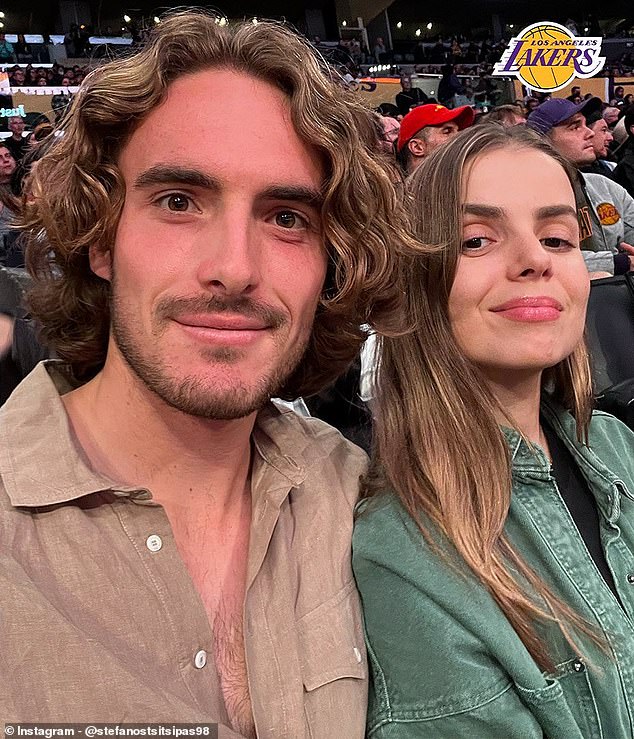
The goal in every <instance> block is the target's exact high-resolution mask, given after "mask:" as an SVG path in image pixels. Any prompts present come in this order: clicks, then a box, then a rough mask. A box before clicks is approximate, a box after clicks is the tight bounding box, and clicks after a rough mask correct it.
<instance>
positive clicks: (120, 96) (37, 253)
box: [23, 11, 410, 398]
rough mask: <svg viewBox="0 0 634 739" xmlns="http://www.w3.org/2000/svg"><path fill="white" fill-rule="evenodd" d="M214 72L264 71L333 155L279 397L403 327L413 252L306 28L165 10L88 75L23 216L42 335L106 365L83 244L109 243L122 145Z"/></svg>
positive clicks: (327, 374)
mask: <svg viewBox="0 0 634 739" xmlns="http://www.w3.org/2000/svg"><path fill="white" fill-rule="evenodd" d="M210 68H223V69H231V70H235V71H238V72H242V73H245V74H248V75H252V76H254V77H256V78H258V79H261V80H264V81H266V82H268V83H269V84H271V85H273V86H275V87H276V88H278V89H280V90H281V91H283V92H284V93H285V94H286V95H287V96H288V99H289V102H290V109H291V115H292V121H293V124H294V127H295V129H296V131H297V134H298V136H299V137H300V139H301V140H302V141H303V142H304V143H306V144H307V145H308V146H310V147H313V148H314V149H315V150H316V151H317V152H318V153H319V154H320V156H321V158H322V160H323V162H324V164H325V172H326V176H325V182H324V184H323V196H324V203H323V210H322V217H323V231H324V239H325V243H326V245H327V248H328V253H329V270H328V276H327V279H326V284H325V285H324V289H323V293H322V297H321V300H320V303H319V306H318V309H317V314H316V317H315V323H314V328H313V332H312V336H311V339H310V342H309V345H308V348H307V350H306V354H305V356H304V358H303V360H302V362H301V363H300V365H299V367H298V368H297V370H296V371H295V372H294V374H293V375H292V376H291V377H290V378H289V380H288V381H287V383H286V385H285V387H284V388H283V389H282V390H281V392H280V395H281V396H282V397H285V398H294V397H298V396H300V395H310V394H313V393H315V392H318V391H319V390H321V389H322V388H323V387H325V386H326V385H328V384H329V383H330V382H332V381H334V380H335V379H336V378H337V377H338V376H339V375H340V374H341V373H342V372H343V371H344V370H345V369H346V368H347V366H348V365H349V364H350V363H351V361H352V360H353V359H354V357H355V356H356V354H357V353H358V351H359V347H360V345H361V342H362V341H363V338H364V336H365V333H364V329H363V328H362V325H363V324H366V323H367V324H370V325H372V326H375V327H377V328H379V329H380V330H383V331H388V332H390V331H395V330H400V322H401V320H402V316H403V313H402V311H401V310H400V306H401V300H402V294H401V293H399V292H398V288H397V284H398V280H397V279H396V276H395V273H396V271H397V270H398V259H397V255H398V253H399V252H401V251H404V250H409V248H410V244H409V241H408V239H409V237H408V236H407V234H406V232H405V230H404V229H403V224H404V223H405V216H404V213H403V209H402V205H401V203H400V202H399V200H398V198H397V196H396V194H395V191H394V188H393V186H392V184H391V182H390V178H389V176H388V174H387V173H386V169H385V167H384V165H383V164H382V162H381V158H380V157H381V155H380V154H379V153H378V147H377V145H376V133H375V128H374V125H373V123H372V119H371V114H370V113H369V111H368V110H367V109H366V108H365V107H364V106H363V105H362V103H360V102H359V99H358V97H355V94H354V93H351V92H349V91H347V90H346V89H345V88H344V86H343V85H342V84H338V83H337V82H336V81H333V76H332V72H331V70H330V69H329V68H328V67H327V65H326V64H325V62H324V61H323V60H322V59H321V57H320V56H319V55H318V54H317V53H316V51H315V50H314V49H313V48H312V47H311V46H310V45H309V44H308V43H307V42H306V41H305V40H304V39H302V38H301V37H300V36H298V35H297V34H295V33H294V32H293V31H291V30H289V29H288V28H286V27H284V26H283V25H281V24H277V23H272V22H267V23H258V24H257V25H254V24H252V23H243V24H238V25H234V26H223V25H221V24H219V23H218V22H217V19H216V18H214V16H212V15H209V14H207V13H205V12H202V11H182V12H178V13H174V14H172V15H170V16H168V17H166V18H165V19H164V20H163V21H162V22H161V23H160V24H159V25H158V26H157V27H156V30H155V31H154V32H153V34H152V35H151V37H150V39H149V41H148V42H147V44H146V45H145V46H144V47H143V48H142V49H140V50H139V51H138V52H137V53H135V54H133V55H131V56H130V57H129V58H126V59H123V60H117V61H114V62H111V63H108V64H106V65H104V66H103V67H101V68H99V69H97V70H95V71H94V72H92V73H91V74H90V75H89V76H88V77H87V78H86V79H85V81H84V82H83V84H82V87H81V89H80V91H79V93H78V95H77V96H76V98H75V100H74V101H73V104H72V107H71V109H70V112H69V114H68V117H66V118H65V119H64V122H63V128H64V133H63V135H62V136H59V137H58V139H57V140H56V142H55V144H54V145H53V146H52V148H51V150H50V151H49V152H48V153H47V154H46V155H45V156H44V157H43V158H42V159H41V160H40V161H39V162H38V164H37V167H36V168H35V171H34V173H33V175H32V177H31V180H30V182H29V185H28V188H27V189H28V192H29V202H28V203H27V204H26V206H25V208H24V215H23V226H24V229H25V231H26V240H27V249H26V256H27V265H28V268H29V270H30V272H31V274H32V276H33V278H34V280H35V284H34V287H33V288H32V290H31V293H30V297H29V305H30V309H31V312H32V314H33V315H34V316H35V317H36V318H37V319H38V320H39V321H40V322H41V324H42V327H43V338H44V340H45V341H46V342H47V343H48V344H49V345H50V346H51V347H52V348H53V349H54V350H55V351H56V352H57V354H58V355H59V356H60V357H61V358H62V359H64V360H66V361H67V362H69V363H70V364H71V366H72V367H73V370H74V372H75V374H76V376H77V377H78V378H80V379H87V378H89V377H91V376H93V375H94V374H96V373H97V372H98V371H99V370H100V369H101V367H102V366H103V364H104V361H105V357H106V350H107V344H108V336H109V331H110V307H109V306H110V283H109V282H107V281H105V280H103V279H101V278H99V277H97V276H96V275H95V274H94V273H93V272H92V270H91V268H90V264H89V258H88V250H89V248H90V247H91V246H92V247H97V248H99V249H112V248H113V244H114V238H115V232H116V228H117V224H118V222H119V218H120V215H121V210H122V207H123V203H124V199H125V186H124V182H123V178H122V176H121V173H120V171H119V168H118V166H117V160H118V157H119V154H120V152H121V150H122V149H123V147H125V145H126V142H127V141H128V139H129V138H130V136H131V134H132V133H133V132H134V131H135V130H136V128H137V127H138V126H139V124H140V123H141V122H142V121H143V120H144V119H145V117H146V116H147V115H148V114H149V113H150V111H152V110H154V109H155V108H156V107H157V106H158V105H160V103H161V102H162V101H163V100H164V99H165V96H166V92H167V89H168V87H169V85H170V84H171V83H172V82H173V81H174V80H175V79H177V78H179V77H182V76H184V75H189V74H192V73H195V72H199V71H202V70H207V69H210Z"/></svg>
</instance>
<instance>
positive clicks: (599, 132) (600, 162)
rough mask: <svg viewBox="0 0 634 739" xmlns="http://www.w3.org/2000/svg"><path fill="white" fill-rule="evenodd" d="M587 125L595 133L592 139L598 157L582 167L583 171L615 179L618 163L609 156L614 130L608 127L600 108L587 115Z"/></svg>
mask: <svg viewBox="0 0 634 739" xmlns="http://www.w3.org/2000/svg"><path fill="white" fill-rule="evenodd" d="M586 126H588V128H589V129H590V130H591V131H592V133H594V136H593V137H592V139H591V141H592V148H593V149H594V155H595V157H596V159H595V160H594V162H592V164H589V165H587V166H586V167H582V168H581V171H582V172H594V173H596V174H600V175H603V176H604V177H609V178H610V179H613V177H612V170H613V169H614V167H615V166H616V163H615V162H610V161H609V160H608V159H607V157H608V156H609V148H608V147H609V145H610V143H611V142H612V141H613V140H614V136H613V135H612V131H610V129H609V128H608V124H607V121H606V120H605V118H604V117H603V116H602V115H601V111H600V110H595V111H594V112H593V113H589V114H588V115H587V116H586Z"/></svg>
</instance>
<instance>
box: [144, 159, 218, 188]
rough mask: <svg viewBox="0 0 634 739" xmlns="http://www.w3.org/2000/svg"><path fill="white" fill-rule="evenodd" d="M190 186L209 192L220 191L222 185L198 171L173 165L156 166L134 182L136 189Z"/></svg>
mask: <svg viewBox="0 0 634 739" xmlns="http://www.w3.org/2000/svg"><path fill="white" fill-rule="evenodd" d="M169 184H179V185H189V186H190V187H202V188H205V189H207V190H214V191H218V190H220V183H219V182H218V180H216V179H215V178H213V177H210V176H209V175H208V174H205V173H204V172H201V171H200V170H198V169H191V168H189V167H177V166H174V165H171V164H155V165H154V166H153V167H150V168H149V169H146V170H145V172H141V174H140V175H139V176H138V177H137V178H136V180H135V181H134V187H137V188H142V187H151V186H152V185H169Z"/></svg>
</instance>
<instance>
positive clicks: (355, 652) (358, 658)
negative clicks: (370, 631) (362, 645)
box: [353, 647, 363, 663]
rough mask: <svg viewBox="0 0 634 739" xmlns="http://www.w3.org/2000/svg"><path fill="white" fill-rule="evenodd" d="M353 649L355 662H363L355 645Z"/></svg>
mask: <svg viewBox="0 0 634 739" xmlns="http://www.w3.org/2000/svg"><path fill="white" fill-rule="evenodd" d="M353 651H354V656H355V657H356V658H357V662H359V663H361V662H363V657H362V656H361V652H360V651H359V648H358V647H355V648H354V649H353Z"/></svg>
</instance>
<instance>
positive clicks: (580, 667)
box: [572, 659, 586, 672]
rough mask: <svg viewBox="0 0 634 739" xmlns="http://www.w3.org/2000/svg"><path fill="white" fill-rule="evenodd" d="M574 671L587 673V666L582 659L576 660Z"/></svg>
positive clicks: (573, 664)
mask: <svg viewBox="0 0 634 739" xmlns="http://www.w3.org/2000/svg"><path fill="white" fill-rule="evenodd" d="M572 669H573V670H574V671H575V672H585V671H586V666H585V665H584V664H583V662H582V661H581V660H580V659H576V660H575V661H574V662H573V663H572Z"/></svg>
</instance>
